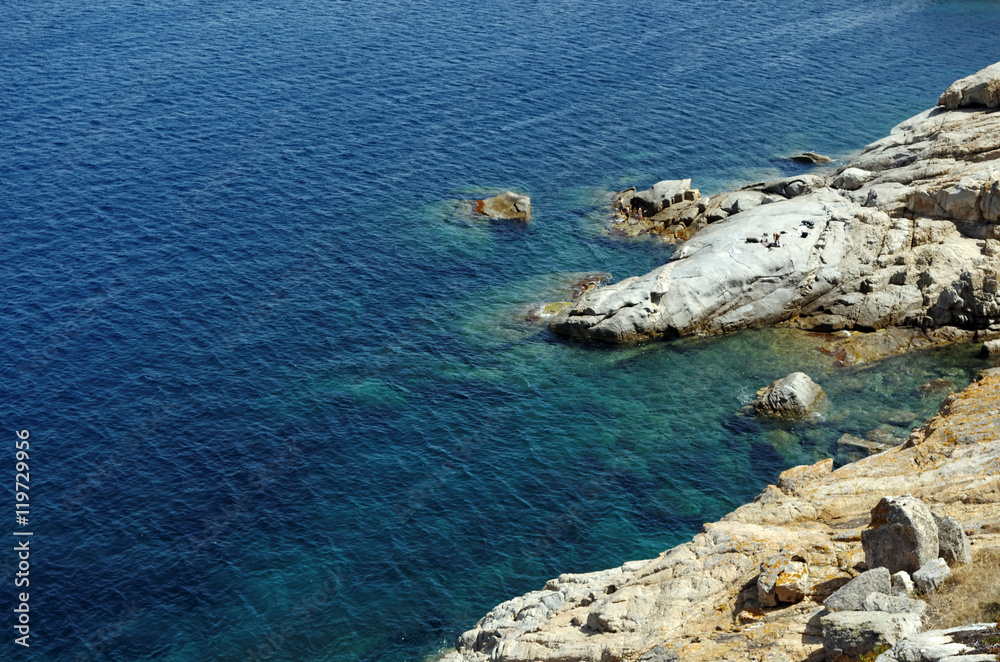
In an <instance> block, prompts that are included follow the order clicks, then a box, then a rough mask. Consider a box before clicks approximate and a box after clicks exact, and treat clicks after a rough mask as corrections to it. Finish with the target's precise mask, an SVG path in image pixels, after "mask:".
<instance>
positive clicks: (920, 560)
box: [861, 495, 938, 581]
mask: <svg viewBox="0 0 1000 662" xmlns="http://www.w3.org/2000/svg"><path fill="white" fill-rule="evenodd" d="M861 546H862V547H863V548H864V550H865V562H866V563H867V564H868V567H869V568H887V569H888V572H889V574H892V573H896V572H899V571H900V570H904V571H906V572H908V573H911V574H912V573H913V572H914V571H916V570H918V569H920V568H921V567H922V566H923V565H924V564H925V563H927V562H928V561H933V560H935V559H937V557H938V531H937V524H936V523H935V522H934V516H933V515H931V511H930V508H928V507H927V506H926V505H925V504H924V503H923V502H922V501H921V500H920V499H916V498H914V497H911V496H909V495H906V496H902V497H884V498H883V499H882V500H881V501H879V502H878V505H876V506H875V508H873V509H872V521H871V525H870V526H869V527H868V528H867V529H865V530H864V531H862V532H861ZM914 581H916V579H914Z"/></svg>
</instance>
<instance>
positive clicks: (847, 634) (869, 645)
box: [820, 611, 921, 662]
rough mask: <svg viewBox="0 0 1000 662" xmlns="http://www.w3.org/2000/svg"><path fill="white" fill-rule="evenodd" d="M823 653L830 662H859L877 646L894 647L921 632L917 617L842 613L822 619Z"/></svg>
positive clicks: (883, 613) (913, 615) (866, 612)
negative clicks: (898, 642) (893, 645)
mask: <svg viewBox="0 0 1000 662" xmlns="http://www.w3.org/2000/svg"><path fill="white" fill-rule="evenodd" d="M820 622H821V623H822V625H823V650H824V651H825V652H826V659H827V660H829V661H830V662H856V660H857V659H858V657H860V656H861V655H863V654H865V653H867V652H869V651H870V650H872V649H873V648H875V647H876V646H883V645H887V644H888V645H890V646H891V645H892V644H895V643H896V642H897V641H899V640H901V639H904V638H906V637H908V636H910V635H913V634H916V633H918V632H920V628H921V622H920V617H919V616H917V615H916V614H890V613H887V612H881V611H841V612H836V613H833V614H828V615H826V616H823V617H821V618H820Z"/></svg>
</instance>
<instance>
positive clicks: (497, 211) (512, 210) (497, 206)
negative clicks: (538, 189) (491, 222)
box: [476, 191, 531, 221]
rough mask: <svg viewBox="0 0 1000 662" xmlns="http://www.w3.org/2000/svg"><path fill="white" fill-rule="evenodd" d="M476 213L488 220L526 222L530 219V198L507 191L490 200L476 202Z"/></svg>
mask: <svg viewBox="0 0 1000 662" xmlns="http://www.w3.org/2000/svg"><path fill="white" fill-rule="evenodd" d="M476 211H477V212H478V213H480V214H483V215H484V216H489V217H490V218H509V219H513V220H517V221H527V220H529V219H531V198H529V197H528V196H526V195H519V194H517V193H513V192H511V191H507V192H506V193H501V194H500V195H497V196H494V197H492V198H487V199H485V200H477V201H476Z"/></svg>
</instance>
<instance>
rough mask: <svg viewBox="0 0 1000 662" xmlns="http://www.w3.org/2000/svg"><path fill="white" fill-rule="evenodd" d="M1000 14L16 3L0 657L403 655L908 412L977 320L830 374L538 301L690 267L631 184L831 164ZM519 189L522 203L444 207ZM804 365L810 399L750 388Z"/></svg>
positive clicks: (662, 538) (746, 347)
mask: <svg viewBox="0 0 1000 662" xmlns="http://www.w3.org/2000/svg"><path fill="white" fill-rule="evenodd" d="M998 33H1000V7H998V6H997V5H996V3H993V2H894V1H889V0H879V1H876V2H864V3H862V2H840V3H829V2H826V3H815V2H804V3H798V4H797V5H794V6H790V5H788V4H787V3H777V2H772V1H769V0H762V1H760V2H717V1H714V2H710V1H708V0H700V1H697V2H685V3H679V2H639V3H631V4H623V3H618V4H615V3H611V4H608V3H604V4H602V5H600V6H596V5H582V6H581V5H580V3H571V2H562V1H559V0H555V1H539V2H505V3H496V2H487V3H479V4H477V5H475V6H468V5H467V4H459V3H454V2H443V3H441V2H438V3H429V2H423V1H418V2H411V3H405V4H400V3H392V2H389V3H372V2H352V3H347V2H315V1H312V0H306V1H305V2H299V3H295V4H290V3H281V2H278V3H270V4H268V5H264V4H262V3H256V2H249V1H247V0H233V1H232V2H223V3H206V2H204V1H203V0H168V1H166V2H158V3H141V2H125V1H119V2H110V3H102V4H100V5H97V4H95V3H92V2H74V3H69V2H50V3H39V2H31V1H26V0H19V1H15V2H8V3H6V4H5V5H4V20H3V21H0V91H2V99H3V101H2V102H0V138H2V141H0V144H2V145H4V158H3V159H0V222H2V226H0V233H2V235H0V236H2V238H3V241H4V247H5V249H6V253H5V260H4V261H3V262H2V263H0V283H2V284H3V285H4V297H3V299H2V310H3V319H4V324H3V325H0V329H2V330H0V333H2V342H0V351H2V356H3V359H2V361H0V370H2V377H3V388H4V397H3V399H2V402H3V405H2V407H0V416H2V420H3V421H4V423H5V429H7V430H14V429H25V428H27V429H30V430H31V435H32V436H31V439H32V457H31V469H32V472H31V475H32V479H33V480H34V481H35V482H33V483H32V489H33V491H32V493H31V498H32V505H33V506H34V508H33V512H32V521H31V527H32V528H33V529H34V533H35V537H34V539H33V541H34V543H35V544H36V547H35V549H36V550H37V551H36V553H35V555H33V556H32V563H33V565H32V570H33V574H32V585H31V608H32V646H31V648H30V650H20V649H14V648H13V646H14V644H12V643H11V642H9V641H6V640H5V641H3V642H0V651H3V652H2V654H0V658H4V659H6V657H11V656H13V655H17V656H18V659H31V660H54V661H55V660H58V661H64V660H115V661H126V660H127V661H133V660H135V661H138V660H163V661H167V660H169V661H174V660H178V661H186V660H250V659H269V660H287V661H292V660H294V661H305V660H310V661H312V660H317V661H318V660H324V661H326V660H338V661H339V660H418V659H422V658H424V657H425V656H428V655H432V654H434V653H435V652H436V651H438V650H440V648H441V647H443V646H447V645H450V644H452V643H453V642H454V640H455V638H456V636H457V635H458V634H459V633H460V632H462V631H463V630H465V629H467V628H469V627H471V626H472V625H473V624H474V623H475V621H476V619H478V618H479V617H480V616H482V615H483V614H484V613H485V612H486V610H488V609H489V608H490V607H492V606H493V605H494V604H496V603H497V602H500V601H502V600H504V599H507V598H509V597H511V596H513V595H516V594H519V593H523V592H525V591H528V590H532V589H536V588H538V587H540V586H541V585H542V584H543V583H544V581H545V580H546V579H547V578H549V577H552V576H555V575H557V574H559V573H561V572H571V571H579V572H582V571H588V570H597V569H601V568H605V567H611V566H615V565H618V564H620V563H622V562H623V561H626V560H629V559H636V558H644V557H650V556H653V555H655V554H657V553H659V552H660V551H662V550H663V549H665V548H667V547H669V546H671V545H674V544H677V543H679V542H682V541H684V540H686V539H688V538H690V536H691V535H692V534H693V533H695V532H696V531H697V530H698V528H699V527H700V526H701V525H702V523H703V522H705V521H710V520H715V519H718V518H719V517H720V516H722V515H723V514H724V513H726V512H727V511H729V510H731V509H732V508H734V507H736V506H738V505H739V504H741V503H743V502H745V501H746V500H748V499H750V498H752V497H753V496H754V495H755V494H756V493H757V492H758V491H759V490H760V489H761V488H762V487H763V486H764V485H766V484H767V483H768V482H772V481H774V479H775V477H776V476H777V474H778V473H779V472H780V471H781V470H783V469H784V468H786V467H788V466H791V465H794V464H798V463H802V462H813V461H816V460H818V459H820V458H823V457H827V456H829V455H830V454H831V453H835V452H836V446H835V443H836V440H837V439H838V438H839V437H840V435H841V434H843V433H852V434H858V435H863V434H865V433H867V432H869V431H871V430H873V429H875V428H878V427H879V426H886V427H884V428H883V430H882V431H883V432H884V433H887V434H893V435H897V436H905V435H906V434H907V432H908V430H909V429H910V428H911V427H912V426H913V425H914V424H916V423H917V422H919V421H921V420H922V419H924V418H926V417H927V416H929V415H930V414H931V413H933V412H934V411H935V410H936V408H937V406H938V405H939V403H940V401H941V399H942V398H943V397H944V394H945V393H946V392H947V390H948V386H947V384H945V385H944V386H943V387H942V388H940V389H938V390H928V389H923V390H922V389H921V386H923V385H925V384H927V383H928V382H930V381H931V380H934V379H941V380H945V382H949V383H950V384H952V385H953V386H954V387H956V388H957V387H961V386H962V385H964V384H965V383H967V382H968V380H969V379H970V378H971V376H972V375H973V374H974V372H975V371H976V370H978V369H980V368H981V367H984V365H985V364H984V363H983V361H982V360H980V359H978V358H976V357H975V348H972V347H953V348H949V349H943V350H935V351H931V352H926V353H923V354H919V355H914V356H910V357H905V358H894V359H890V360H888V361H885V362H883V363H880V364H878V365H874V366H868V367H863V368H848V369H837V368H835V367H834V366H833V365H832V363H831V361H830V359H829V357H826V356H824V355H822V354H820V353H818V352H816V351H815V349H814V348H813V347H812V346H811V345H809V344H808V343H806V342H804V341H803V340H802V339H801V337H800V336H794V335H790V334H789V333H788V332H786V331H781V330H758V331H752V332H747V333H741V334H737V335H733V336H730V337H723V338H712V339H689V340H682V341H679V342H674V343H670V344H657V345H647V346H638V347H625V348H608V347H590V346H584V345H578V344H572V343H566V342H563V341H560V340H558V339H556V338H554V337H553V336H551V335H550V334H549V333H548V332H547V331H545V330H544V329H543V328H541V327H538V326H533V325H530V324H527V323H525V322H523V321H522V317H523V311H524V309H525V308H526V306H527V305H529V304H531V303H533V302H538V301H545V300H553V299H563V298H565V297H566V296H567V290H566V284H567V283H568V282H571V280H572V277H570V276H569V275H567V274H570V273H579V272H583V271H592V270H600V271H607V272H610V273H612V274H613V276H614V277H615V278H624V277H627V276H630V275H634V274H639V273H643V272H645V271H647V270H649V269H651V268H653V267H654V266H657V265H658V264H660V263H662V262H663V261H664V260H665V259H667V257H668V256H669V251H668V250H667V249H665V248H663V247H658V246H655V245H652V244H649V243H645V242H619V241H614V240H611V239H609V238H608V237H606V235H605V234H604V231H603V227H604V226H603V222H604V218H603V212H602V209H603V205H604V203H605V201H606V199H607V194H608V192H609V191H611V190H614V189H617V188H621V187H624V186H628V185H633V184H634V185H637V186H639V187H646V186H648V185H651V184H652V183H654V182H655V181H657V180H658V179H663V178H679V177H692V178H693V179H694V185H695V186H696V187H700V188H701V189H702V190H703V191H704V192H713V191H716V190H720V189H722V188H723V187H726V186H730V185H732V184H734V183H738V182H742V181H745V180H747V179H759V178H761V177H765V176H770V175H776V174H780V173H785V172H797V171H798V170H796V168H798V167H799V166H795V165H793V164H791V163H790V162H788V161H787V160H785V159H784V158H782V157H784V156H787V155H788V154H791V153H793V152H796V151H801V150H805V149H812V150H816V151H819V152H825V153H828V154H831V155H833V156H836V157H843V156H844V155H845V154H847V153H849V152H851V151H852V150H857V149H859V148H860V147H861V146H862V145H864V144H865V143H867V142H869V141H871V140H874V139H876V138H878V137H880V136H881V135H883V134H884V133H885V132H886V131H888V129H889V128H890V127H891V126H892V125H894V124H895V123H897V122H899V121H901V120H902V119H905V118H906V117H908V116H910V115H912V114H914V113H916V112H918V111H920V110H922V109H924V108H925V107H927V106H929V105H930V104H932V103H933V101H934V100H935V99H936V97H937V95H938V94H939V93H940V92H941V91H942V90H943V89H945V87H947V85H948V84H950V83H951V82H952V81H953V80H954V79H956V78H958V77H960V76H964V75H967V74H969V73H971V72H973V71H975V70H977V69H979V68H981V67H983V66H985V65H987V64H990V63H992V62H994V61H997V60H1000V47H998V46H997V44H998V43H1000V41H998V40H997V37H998ZM506 189H515V190H520V191H524V192H526V193H529V194H530V195H531V196H532V200H533V205H534V210H535V214H534V220H533V221H532V222H531V223H530V224H528V225H521V224H515V223H492V224H491V223H488V222H484V221H482V220H478V219H474V218H470V217H468V216H467V215H465V214H464V213H463V212H462V211H461V208H460V205H458V204H457V202H456V201H457V200H460V199H464V198H471V197H482V196H486V195H490V194H493V193H498V192H501V191H503V190H506ZM792 370H804V371H806V372H808V373H809V374H811V375H812V376H813V377H814V378H815V379H816V380H817V381H819V382H820V383H821V384H822V385H823V386H824V388H825V389H826V391H827V393H828V394H829V397H830V408H829V409H828V411H826V412H825V414H824V417H823V418H821V419H819V420H817V421H815V422H813V423H810V424H795V425H782V424H758V423H755V422H754V421H752V420H748V419H746V418H743V417H741V416H739V415H738V414H737V411H738V410H739V408H740V407H741V406H742V405H743V404H745V403H746V402H747V401H748V400H749V398H750V397H751V396H752V394H753V392H754V391H755V390H756V389H757V388H759V387H760V386H763V385H765V384H767V383H769V382H770V381H772V380H774V379H776V378H778V377H781V376H783V375H785V374H787V373H788V372H790V371H792ZM846 459H847V458H845V457H841V456H838V461H844V460H846ZM2 467H3V465H2V464H0V472H7V471H8V469H3V468H2ZM10 470H11V471H12V470H13V464H12V463H11V464H10ZM3 475H12V474H10V473H8V474H3ZM11 529H13V523H11ZM14 563H15V559H14V558H13V556H12V555H11V554H9V553H8V554H5V555H0V565H2V566H3V568H4V572H5V576H8V577H9V576H10V573H11V572H13V568H14V565H13V564H14ZM14 599H15V596H14V593H13V590H12V589H10V588H9V586H8V589H4V590H0V604H2V605H3V607H4V608H5V609H8V611H7V613H10V611H9V609H12V608H13V601H14ZM11 651H13V652H11Z"/></svg>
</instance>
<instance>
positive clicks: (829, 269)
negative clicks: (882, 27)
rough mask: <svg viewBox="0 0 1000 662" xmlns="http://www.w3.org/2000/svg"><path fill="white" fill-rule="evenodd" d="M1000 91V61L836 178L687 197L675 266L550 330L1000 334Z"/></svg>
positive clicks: (624, 284) (656, 334)
mask: <svg viewBox="0 0 1000 662" xmlns="http://www.w3.org/2000/svg"><path fill="white" fill-rule="evenodd" d="M998 87H1000V64H998V65H993V66H992V67H989V68H987V69H984V70H983V71H981V72H979V73H977V74H976V75H974V76H971V77H969V78H968V79H963V80H962V81H959V82H958V83H956V84H955V85H953V86H952V87H951V88H949V90H948V91H947V92H946V93H945V94H944V95H943V96H942V104H944V106H939V107H937V108H934V109H931V110H928V111H925V112H923V113H920V114H919V115H917V116H916V117H913V118H911V119H909V120H907V121H905V122H903V123H901V124H899V125H898V126H897V127H895V128H894V129H893V130H892V131H891V133H890V134H889V135H888V136H886V137H885V138H883V139H882V140H879V141H877V142H875V143H872V144H871V145H869V146H868V147H866V148H865V149H864V151H863V152H862V153H861V154H859V155H858V156H857V157H856V158H854V159H853V160H852V161H851V162H850V163H849V164H847V165H846V166H845V167H843V168H842V169H840V170H839V171H838V172H836V173H835V174H834V176H833V177H832V180H830V179H828V178H826V177H824V176H823V175H818V174H809V175H801V176H798V177H790V178H786V179H784V180H778V181H774V182H767V183H764V184H758V185H753V186H751V187H748V188H747V189H744V190H742V191H738V192H734V193H730V194H720V195H718V196H713V197H712V198H710V199H709V200H708V201H707V202H702V201H701V200H700V198H699V199H698V200H687V201H686V204H687V205H688V206H687V207H685V208H684V209H683V210H682V211H677V210H676V209H675V210H674V211H675V213H678V214H680V215H681V216H683V217H684V218H685V219H686V221H685V222H682V226H683V227H684V228H685V230H684V232H682V233H681V234H682V235H684V236H685V237H686V236H688V235H690V234H693V232H694V230H697V234H694V236H692V237H691V238H689V239H687V241H686V242H685V243H684V244H682V245H681V246H680V247H679V248H678V249H677V250H676V251H675V253H674V255H673V257H672V259H671V261H670V262H668V263H667V264H665V265H663V266H661V267H659V268H657V269H655V270H653V271H652V272H650V273H648V274H646V275H644V276H637V277H632V278H627V279H625V280H623V281H621V282H619V283H615V284H613V285H609V286H607V287H603V288H600V289H598V290H595V291H594V292H591V293H589V294H588V295H586V296H584V297H582V298H581V299H580V300H579V301H578V302H577V303H576V304H575V305H574V306H573V308H572V309H570V310H569V311H568V313H567V314H565V315H562V316H560V317H559V318H557V319H556V320H554V321H553V322H552V323H551V327H552V329H553V330H554V331H556V332H557V333H559V334H562V335H565V336H570V337H575V338H582V339H591V340H598V341H606V342H628V341H636V340H645V339H653V338H670V337H674V336H679V335H690V334H712V333H721V332H726V331H732V330H736V329H741V328H746V327H752V326H760V325H767V324H775V323H778V322H792V323H794V324H796V325H798V326H801V327H802V328H807V329H810V328H822V329H824V330H836V329H858V330H875V329H881V328H884V327H893V326H911V327H918V328H925V329H926V328H934V327H944V326H952V327H958V328H962V329H987V328H990V327H991V326H992V327H994V328H997V325H998V323H1000V299H998V292H1000V281H998V274H1000V113H996V112H993V111H992V110H991V108H993V107H995V105H996V103H997V100H996V98H997V93H996V90H997V89H998ZM681 183H683V182H681ZM675 184H676V183H675ZM655 188H656V187H654V189H655ZM672 190H673V189H672ZM678 190H679V189H678ZM674 193H675V194H676V191H674ZM651 195H652V194H651ZM654 197H655V196H654ZM662 197H663V196H661V197H660V198H656V199H661V198H662ZM681 197H682V198H683V194H682V196H681ZM674 198H676V195H674V196H673V197H671V198H670V199H671V200H673V199H674ZM681 202H682V203H684V202H685V201H684V200H682V201H681ZM696 204H697V206H693V205H696ZM702 207H703V208H702ZM671 209H674V207H673V206H671V207H667V208H666V209H664V210H661V211H660V212H658V213H664V211H669V210H671ZM685 214H686V216H684V215H685ZM698 228H702V229H698ZM678 237H679V238H683V237H680V235H678ZM775 239H776V241H775Z"/></svg>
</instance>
